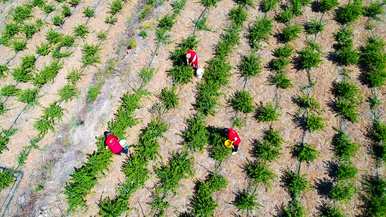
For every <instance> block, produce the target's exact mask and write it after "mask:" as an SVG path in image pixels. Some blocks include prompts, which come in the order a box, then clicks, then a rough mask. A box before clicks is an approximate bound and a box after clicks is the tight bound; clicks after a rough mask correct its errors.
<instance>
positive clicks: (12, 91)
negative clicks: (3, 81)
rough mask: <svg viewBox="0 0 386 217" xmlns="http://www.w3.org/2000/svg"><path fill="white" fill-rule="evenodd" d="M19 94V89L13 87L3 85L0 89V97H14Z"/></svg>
mask: <svg viewBox="0 0 386 217" xmlns="http://www.w3.org/2000/svg"><path fill="white" fill-rule="evenodd" d="M18 92H19V89H18V88H17V87H16V86H15V85H12V84H10V85H5V86H3V87H2V88H1V89H0V95H1V96H15V95H17V93H18Z"/></svg>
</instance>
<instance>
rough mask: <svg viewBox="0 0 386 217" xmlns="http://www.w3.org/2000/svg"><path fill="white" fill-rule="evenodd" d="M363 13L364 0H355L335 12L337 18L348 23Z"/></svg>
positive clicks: (343, 22) (342, 22)
mask: <svg viewBox="0 0 386 217" xmlns="http://www.w3.org/2000/svg"><path fill="white" fill-rule="evenodd" d="M362 13H363V8H362V1H361V0H354V1H353V2H351V3H348V4H347V5H346V6H344V7H339V8H338V10H337V11H336V13H335V19H336V21H338V22H339V23H341V24H348V23H351V22H354V21H355V20H357V19H358V18H359V17H360V16H361V15H362Z"/></svg>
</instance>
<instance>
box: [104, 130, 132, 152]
mask: <svg viewBox="0 0 386 217" xmlns="http://www.w3.org/2000/svg"><path fill="white" fill-rule="evenodd" d="M104 135H105V145H106V149H110V151H111V152H112V153H113V154H121V153H124V154H128V153H129V146H127V145H125V143H126V141H125V140H124V139H123V140H119V139H118V137H117V136H115V135H114V134H112V133H111V132H108V131H105V132H104ZM123 146H124V147H123Z"/></svg>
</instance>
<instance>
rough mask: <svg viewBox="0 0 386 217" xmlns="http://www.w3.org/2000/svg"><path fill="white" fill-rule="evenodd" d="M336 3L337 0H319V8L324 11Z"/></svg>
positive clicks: (333, 6) (336, 4)
mask: <svg viewBox="0 0 386 217" xmlns="http://www.w3.org/2000/svg"><path fill="white" fill-rule="evenodd" d="M338 5H339V3H338V0H321V1H319V10H320V11H321V12H323V13H325V12H327V11H329V10H331V9H333V8H335V7H336V6H338Z"/></svg>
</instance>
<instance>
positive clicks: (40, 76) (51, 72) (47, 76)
mask: <svg viewBox="0 0 386 217" xmlns="http://www.w3.org/2000/svg"><path fill="white" fill-rule="evenodd" d="M62 67H63V64H61V63H59V62H58V61H53V62H51V63H49V64H48V65H46V66H44V67H43V69H42V70H40V72H38V73H37V74H35V75H34V77H33V83H34V85H35V86H37V87H42V86H43V85H45V84H46V83H48V82H52V81H53V80H54V79H55V77H56V75H57V74H58V73H59V70H60V69H62Z"/></svg>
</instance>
